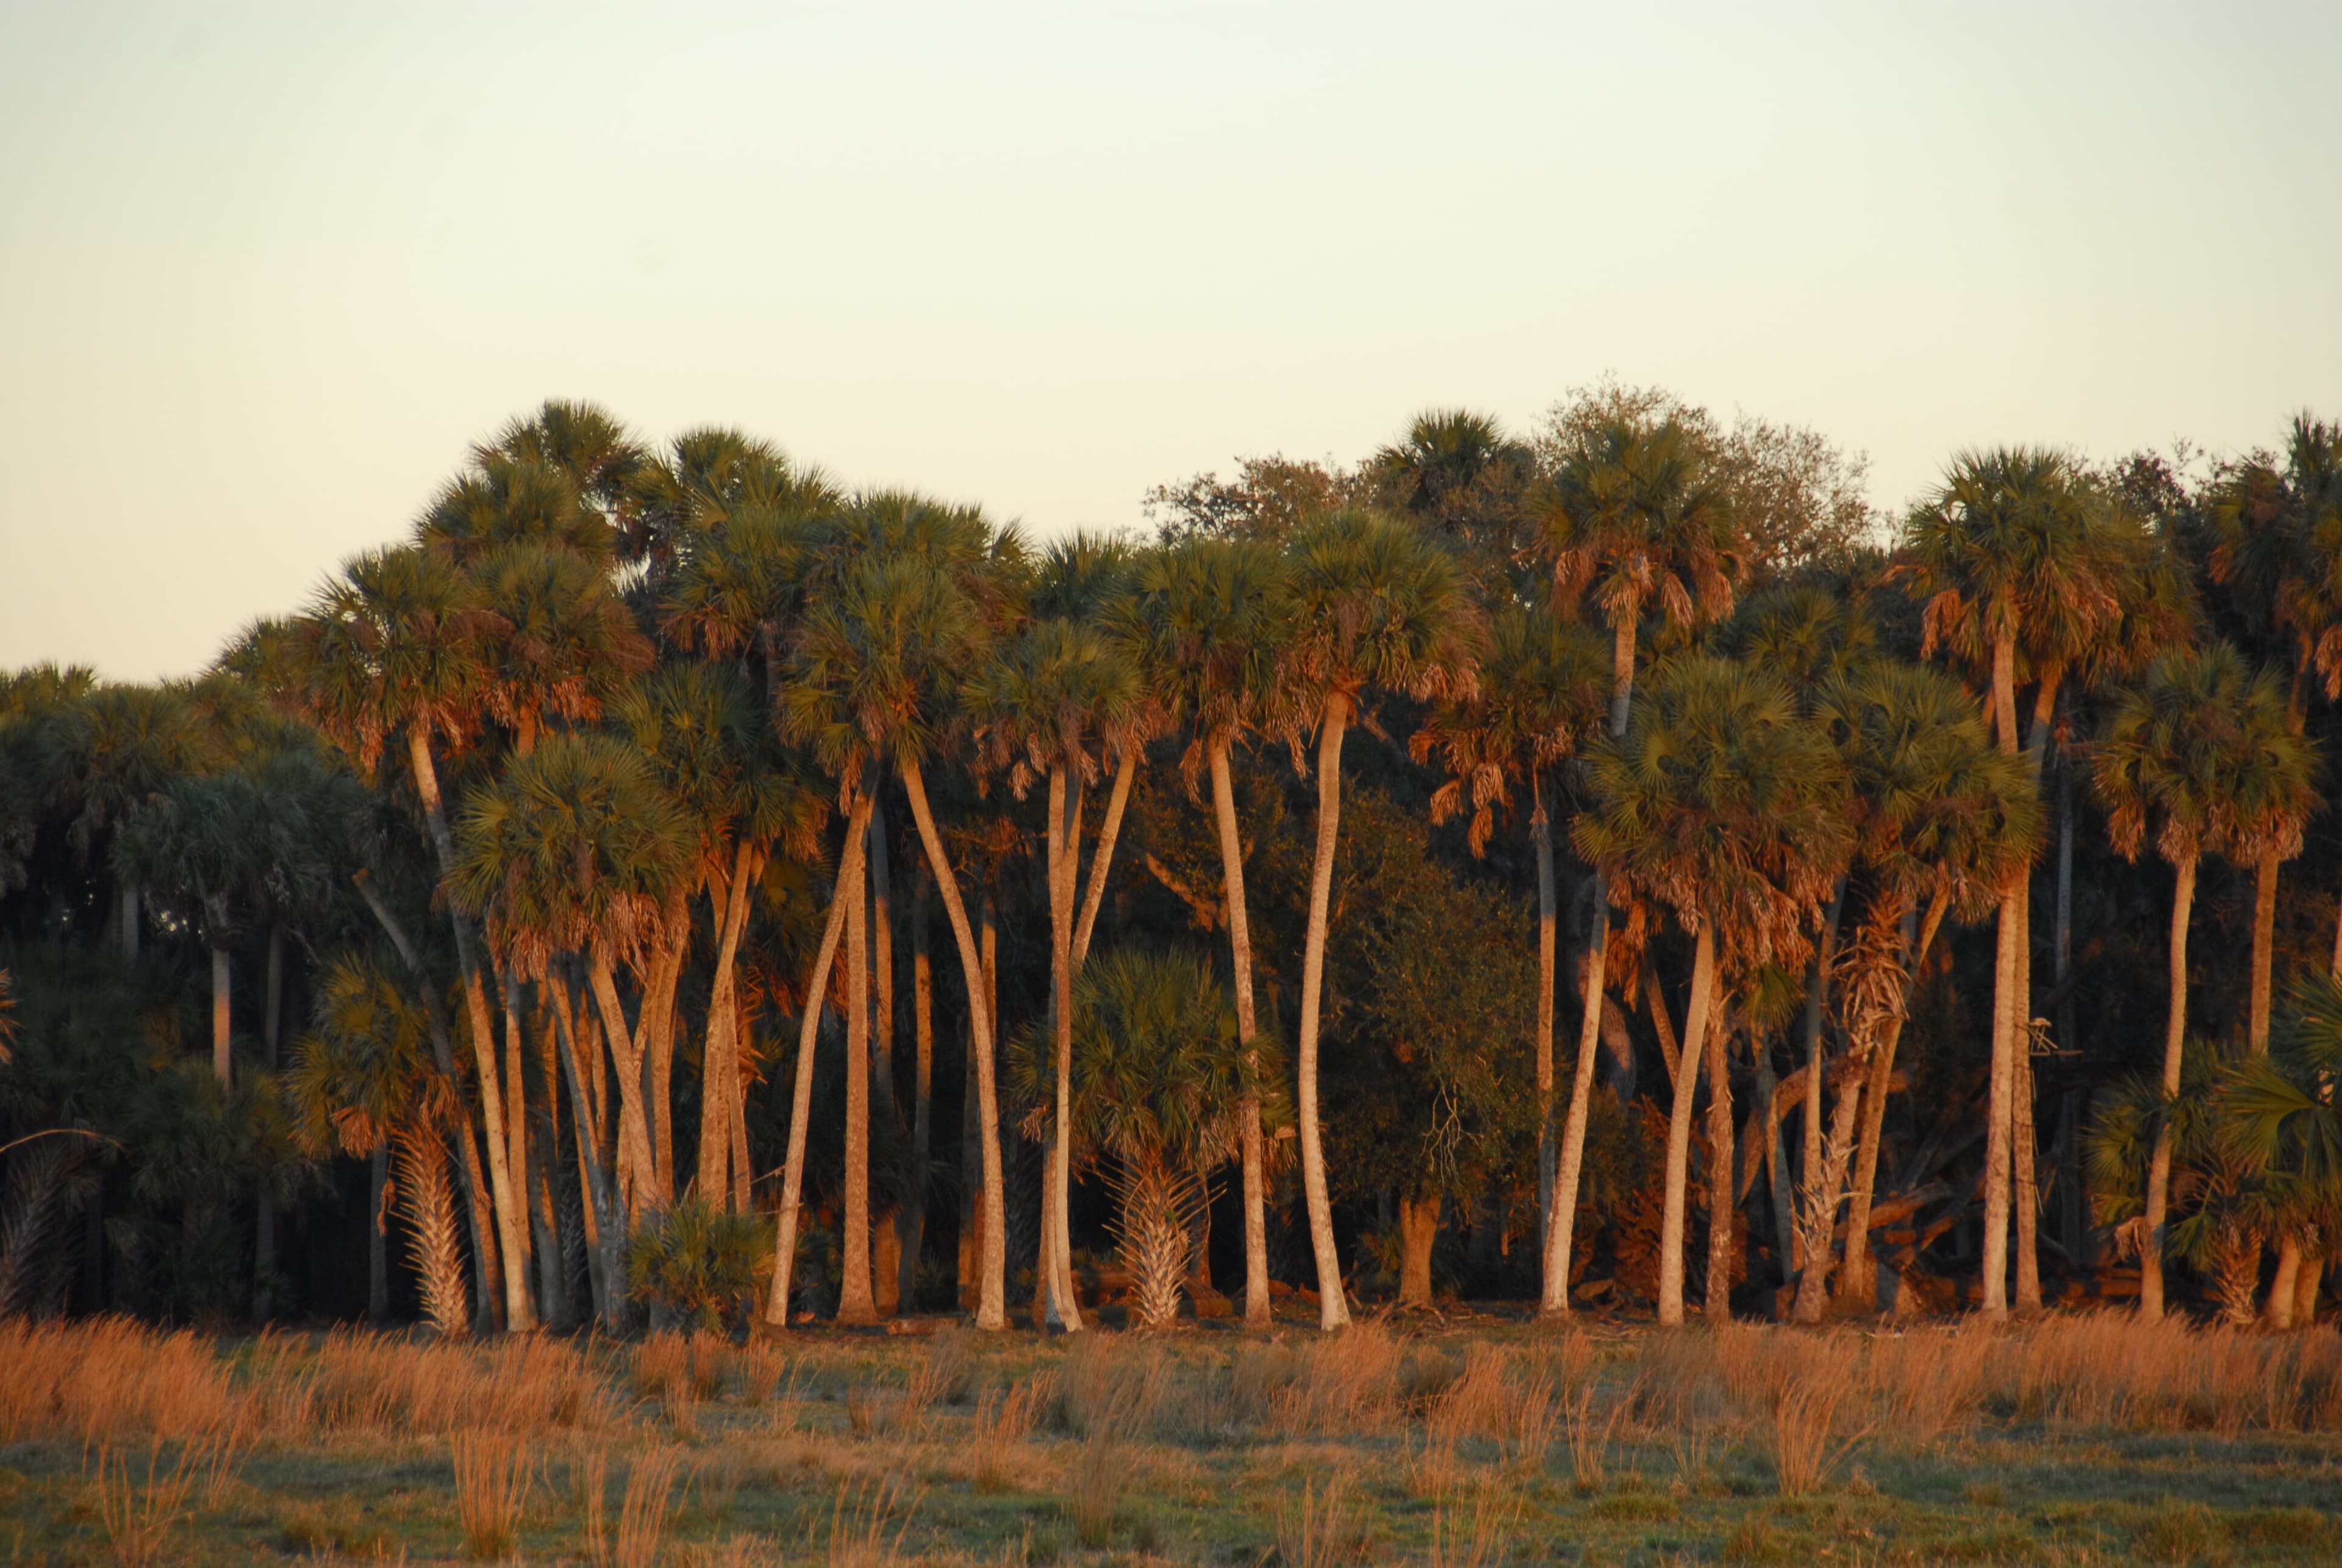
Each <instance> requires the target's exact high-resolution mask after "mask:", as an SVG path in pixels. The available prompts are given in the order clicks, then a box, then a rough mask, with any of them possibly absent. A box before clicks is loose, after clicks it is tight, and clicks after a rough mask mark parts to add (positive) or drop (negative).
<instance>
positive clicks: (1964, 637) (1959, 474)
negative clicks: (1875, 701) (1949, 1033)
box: [1904, 447, 2138, 1316]
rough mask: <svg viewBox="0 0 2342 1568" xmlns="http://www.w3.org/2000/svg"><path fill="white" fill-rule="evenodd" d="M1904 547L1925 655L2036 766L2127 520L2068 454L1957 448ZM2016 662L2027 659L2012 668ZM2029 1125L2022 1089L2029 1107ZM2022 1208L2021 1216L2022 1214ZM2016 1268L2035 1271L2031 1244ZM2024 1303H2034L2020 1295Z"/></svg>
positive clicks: (2018, 921)
mask: <svg viewBox="0 0 2342 1568" xmlns="http://www.w3.org/2000/svg"><path fill="white" fill-rule="evenodd" d="M1904 536H1905V544H1906V548H1907V551H1908V553H1909V554H1910V556H1911V567H1910V570H1911V571H1912V573H1913V574H1914V576H1915V578H1916V581H1917V584H1918V587H1919V590H1920V592H1921V593H1922V594H1924V595H1926V597H1927V609H1926V612H1925V617H1924V627H1925V633H1924V643H1923V648H1922V654H1923V656H1926V655H1930V654H1934V653H1936V652H1937V649H1939V648H1940V649H1943V650H1946V651H1947V652H1950V653H1952V654H1957V656H1959V657H1960V658H1962V659H1963V660H1965V661H1966V662H1967V664H1969V665H1970V667H1972V668H1977V669H1982V670H1985V671H1987V672H1988V674H1987V677H1986V678H1987V691H1988V693H1989V707H1988V709H1987V712H1988V713H1989V714H1990V717H1991V722H1992V724H1993V730H1994V738H1995V740H1996V741H1997V744H1998V745H1999V747H2000V749H2001V750H2002V751H2003V752H2004V753H2006V754H2009V755H2012V756H2013V755H2016V754H2017V753H2018V752H2019V751H2020V750H2023V751H2025V752H2026V753H2027V755H2028V759H2029V760H2030V761H2032V762H2033V763H2034V764H2035V766H2036V768H2037V766H2038V760H2039V757H2040V754H2041V752H2040V748H2041V746H2042V745H2043V744H2045V743H2046V740H2047V728H2048V720H2049V717H2050V715H2051V714H2052V713H2053V712H2054V710H2055V708H2056V704H2057V691H2058V688H2059V686H2060V684H2062V681H2063V678H2064V676H2065V674H2066V673H2067V671H2068V670H2070V669H2071V668H2073V666H2074V665H2075V664H2077V663H2079V662H2081V661H2084V660H2086V659H2087V658H2089V657H2090V656H2091V655H2092V653H2093V651H2094V650H2098V649H2101V648H2105V647H2110V646H2112V645H2114V644H2115V643H2116V642H2117V640H2118V639H2117V638H2116V636H2115V634H2116V633H2117V629H2118V628H2119V627H2120V625H2121V623H2122V621H2123V611H2124V597H2125V594H2124V588H2125V586H2126V584H2125V581H2124V575H2125V572H2126V570H2127V569H2128V568H2129V567H2131V566H2132V565H2133V564H2135V563H2134V561H2133V559H2132V557H2133V556H2134V555H2135V554H2136V552H2135V550H2134V549H2132V548H2130V546H2132V545H2134V544H2135V543H2136V541H2137V538H2138V534H2137V525H2136V523H2135V522H2133V521H2130V520H2129V519H2127V517H2124V518H2120V519H2117V518H2116V517H2115V516H2114V515H2112V514H2109V512H2108V511H2107V509H2106V508H2105V507H2104V506H2102V505H2100V504H2098V498H2097V496H2095V495H2094V494H2092V493H2091V491H2090V489H2089V487H2088V486H2087V484H2084V483H2083V481H2082V477H2081V475H2080V474H2078V473H2077V470H2076V468H2075V465H2074V464H2073V463H2072V461H2071V460H2070V459H2068V458H2067V457H2066V456H2065V455H2064V454H2060V453H2056V452H2050V451H2046V450H2039V449H2034V448H2025V447H2018V448H2001V449H1997V450H1994V451H1990V452H1981V453H1966V454H1961V455H1960V456H1959V457H1958V458H1957V459H1955V460H1954V462H1953V464H1952V466H1951V469H1950V470H1949V472H1948V473H1947V474H1946V475H1945V479H1944V483H1943V484H1942V485H1941V486H1940V487H1939V488H1938V489H1937V493H1936V494H1935V495H1934V496H1932V497H1931V498H1930V499H1929V500H1928V501H1927V503H1926V504H1923V505H1921V506H1920V507H1919V508H1918V509H1917V510H1916V511H1915V512H1914V513H1913V514H1912V515H1911V518H1910V520H1909V522H1908V523H1907V524H1906V527H1905V531H1904ZM2020 660H2021V661H2022V663H2023V664H2024V665H2025V669H2024V670H2023V671H2020V669H2019V664H2020ZM2023 674H2030V675H2032V676H2033V677H2034V678H2035V680H2036V681H2037V696H2036V701H2035V710H2034V732H2035V733H2034V734H2033V735H2032V736H2029V737H2026V738H2024V739H2022V740H2021V739H2020V737H2019V735H2018V733H2017V684H2018V682H2019V680H2020V678H2021V676H2022V675H2023ZM1995 975H1996V979H1995V1001H1994V1007H1993V1034H1992V1039H1993V1048H1992V1063H1993V1065H1992V1077H1991V1086H1990V1092H1989V1103H1988V1108H1987V1118H1988V1120H1987V1134H1986V1144H1985V1234H1984V1310H1985V1312H1986V1313H1987V1315H1991V1316H1998V1315H2000V1314H2002V1313H2006V1312H2007V1310H2008V1309H2007V1279H2008V1231H2009V1219H2010V1193H2009V1178H2010V1172H2011V1167H2012V1161H2013V1160H2015V1159H2017V1158H2020V1157H2021V1158H2023V1160H2024V1162H2025V1168H2026V1170H2027V1171H2028V1172H2029V1170H2030V1168H2031V1165H2030V1153H2031V1152H2030V1149H2029V1147H2028V1148H2027V1150H2025V1151H2023V1153H2022V1155H2021V1156H2020V1154H2019V1152H2018V1151H2017V1149H2016V1146H2015V1145H2016V1143H2017V1104H2016V1102H2017V1096H2018V1094H2020V1092H2022V1091H2023V1089H2024V1086H2025V1083H2026V1082H2029V1078H2030V1064H2029V1058H2027V1057H2025V1056H2024V1055H2023V1054H2022V1052H2021V1050H2020V1045H2019V1042H2020V1039H2021V1038H2022V1037H2024V1036H2025V1034H2026V1033H2027V1020H2028V1019H2029V1017H2030V1014H2031V1006H2030V1004H2029V1002H2028V1001H2027V989H2028V987H2027V892H2026V888H2025V886H2024V884H2022V883H2021V882H2020V883H2019V884H2016V885H2012V886H2011V887H2010V888H2009V889H2008V890H2007V893H2006V894H2004V896H2003V899H2002V905H2001V912H2000V919H1999V944H1998V952H1997V957H1996V969H1995ZM2025 1117H2026V1124H2027V1126H2028V1127H2029V1126H2030V1124H2031V1105H2030V1098H2029V1095H2028V1096H2027V1107H2026V1112H2025ZM2030 1213H2031V1211H2030V1206H2029V1204H2028V1205H2027V1207H2026V1213H2025V1214H2024V1216H2022V1218H2023V1222H2024V1223H2026V1224H2027V1225H2029V1223H2030ZM2019 1251H2020V1253H2021V1254H2022V1256H2021V1258H2020V1263H2019V1268H2020V1270H2021V1271H2023V1273H2024V1279H2023V1280H2021V1281H2020V1298H2022V1295H2023V1293H2024V1292H2023V1289H2022V1286H2023V1284H2024V1283H2025V1282H2026V1281H2032V1282H2033V1285H2034V1290H2033V1293H2034V1295H2035V1296H2036V1297H2037V1295H2038V1283H2037V1279H2035V1278H2034V1276H2033V1274H2032V1273H2031V1249H2030V1248H2029V1247H2022V1248H2020V1249H2019ZM2020 1304H2029V1303H2025V1302H2023V1301H2022V1299H2020Z"/></svg>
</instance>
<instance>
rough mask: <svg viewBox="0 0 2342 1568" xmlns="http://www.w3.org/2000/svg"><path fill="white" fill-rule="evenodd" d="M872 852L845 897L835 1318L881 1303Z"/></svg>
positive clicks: (860, 807)
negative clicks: (875, 1227) (875, 1278)
mask: <svg viewBox="0 0 2342 1568" xmlns="http://www.w3.org/2000/svg"><path fill="white" fill-rule="evenodd" d="M875 794H876V792H875V791H873V790H872V789H871V788H870V787H869V781H867V780H866V781H865V784H864V787H863V789H862V791H861V792H860V794H858V795H857V796H856V801H855V806H854V816H853V821H852V823H851V824H850V826H849V827H848V828H847V831H848V832H849V833H852V834H856V836H857V837H861V838H863V839H865V840H867V837H868V832H869V826H870V802H871V800H872V799H873V797H874V795H875ZM869 864H870V861H869V852H868V848H867V844H865V847H864V850H863V853H862V854H858V855H857V856H856V858H855V869H856V877H855V881H854V884H853V885H852V886H851V887H849V888H847V889H846V890H845V893H844V895H843V896H844V897H845V899H846V1222H845V1239H844V1242H843V1244H842V1246H841V1249H840V1250H841V1251H842V1252H843V1253H844V1254H845V1278H844V1279H843V1280H842V1281H841V1282H840V1283H839V1284H838V1290H837V1321H838V1322H839V1323H876V1322H877V1321H878V1303H877V1301H876V1298H875V1297H873V1296H872V1294H871V1293H870V905H869V897H868V886H867V884H868V880H869Z"/></svg>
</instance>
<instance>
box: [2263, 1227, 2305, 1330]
mask: <svg viewBox="0 0 2342 1568" xmlns="http://www.w3.org/2000/svg"><path fill="white" fill-rule="evenodd" d="M2300 1283H2301V1237H2300V1236H2299V1235H2298V1234H2297V1233H2294V1232H2291V1231H2288V1232H2287V1233H2285V1234H2284V1235H2283V1236H2281V1237H2279V1238H2278V1240H2277V1273H2275V1274H2274V1275H2273V1276H2271V1278H2270V1280H2269V1293H2268V1308H2267V1323H2268V1325H2269V1327H2270V1328H2272V1329H2274V1330H2276V1331H2277V1333H2286V1332H2287V1331H2288V1330H2290V1329H2291V1328H2292V1327H2293V1303H2294V1296H2295V1293H2297V1290H2298V1289H2299V1286H2300Z"/></svg>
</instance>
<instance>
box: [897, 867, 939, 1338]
mask: <svg viewBox="0 0 2342 1568" xmlns="http://www.w3.org/2000/svg"><path fill="white" fill-rule="evenodd" d="M928 880H929V879H928V878H927V877H926V874H924V872H923V873H922V874H921V875H920V876H919V877H917V878H916V879H915V881H914V884H913V887H912V890H911V1031H912V1042H913V1048H914V1050H915V1051H916V1060H915V1062H914V1063H913V1076H912V1084H911V1173H910V1174H911V1179H910V1182H909V1183H908V1185H907V1188H906V1192H905V1193H904V1197H903V1210H902V1214H903V1219H902V1226H903V1233H902V1234H903V1240H902V1257H901V1267H902V1271H903V1272H902V1278H901V1280H900V1281H899V1282H898V1283H896V1296H897V1299H899V1300H900V1301H901V1302H902V1303H904V1305H905V1307H906V1309H907V1308H909V1307H911V1306H913V1305H914V1304H915V1303H916V1296H917V1287H918V1279H919V1253H920V1249H921V1248H923V1247H924V1246H925V1245H926V1231H927V1164H928V1161H929V1160H930V1159H931V1158H932V1157H933V1154H932V1150H933V1144H934V1138H935V1071H936V1012H935V996H936V983H935V960H934V956H933V954H932V951H931V949H930V948H929V946H928V943H927V896H926V895H927V888H926V884H927V882H928Z"/></svg>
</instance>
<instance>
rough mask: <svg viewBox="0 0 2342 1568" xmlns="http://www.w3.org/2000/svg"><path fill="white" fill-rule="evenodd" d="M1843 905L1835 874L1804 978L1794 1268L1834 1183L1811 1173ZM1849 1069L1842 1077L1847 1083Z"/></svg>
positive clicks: (1817, 1167)
mask: <svg viewBox="0 0 2342 1568" xmlns="http://www.w3.org/2000/svg"><path fill="white" fill-rule="evenodd" d="M1845 907H1846V878H1845V877H1844V876H1840V877H1839V878H1838V879H1837V891H1836V892H1835V893H1833V894H1831V895H1830V902H1829V912H1828V913H1827V914H1826V915H1824V916H1823V919H1822V939H1821V941H1819V942H1818V943H1817V944H1815V945H1814V958H1813V968H1812V969H1811V970H1810V971H1809V972H1808V974H1807V981H1806V1114H1805V1126H1804V1128H1803V1132H1804V1134H1805V1152H1804V1153H1805V1157H1804V1158H1803V1159H1802V1160H1800V1161H1799V1162H1798V1165H1797V1175H1798V1179H1799V1183H1800V1187H1801V1192H1800V1196H1801V1197H1802V1198H1803V1199H1804V1208H1805V1213H1803V1215H1802V1216H1801V1217H1800V1221H1799V1223H1798V1227H1797V1236H1796V1241H1795V1246H1794V1250H1795V1252H1796V1253H1797V1256H1796V1258H1795V1262H1796V1263H1797V1266H1799V1267H1801V1268H1802V1267H1804V1266H1805V1265H1807V1264H1808V1263H1811V1262H1812V1261H1813V1248H1814V1230H1815V1226H1816V1224H1817V1217H1816V1212H1817V1210H1818V1209H1819V1208H1820V1206H1821V1204H1822V1203H1823V1202H1824V1201H1825V1197H1826V1196H1827V1198H1828V1200H1829V1201H1830V1202H1832V1203H1835V1201H1836V1196H1835V1194H1836V1191H1837V1189H1836V1187H1835V1186H1834V1185H1826V1184H1823V1183H1818V1182H1817V1180H1816V1177H1817V1175H1818V1174H1819V1173H1820V1171H1821V1166H1822V1159H1823V1154H1822V1012H1823V1009H1824V1007H1825V1005H1826V1004H1827V1002H1828V999H1829V984H1830V965H1831V964H1832V963H1833V962H1834V961H1835V959H1836V957H1837V926H1838V918H1839V916H1840V915H1841V914H1843V913H1844V911H1845ZM1852 1081H1853V1080H1852V1075H1851V1073H1850V1072H1849V1074H1848V1077H1847V1082H1848V1083H1851V1082H1852ZM1828 1235H1829V1230H1828V1226H1827V1223H1823V1224H1822V1236H1823V1243H1822V1244H1823V1247H1824V1250H1826V1251H1827V1246H1828Z"/></svg>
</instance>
